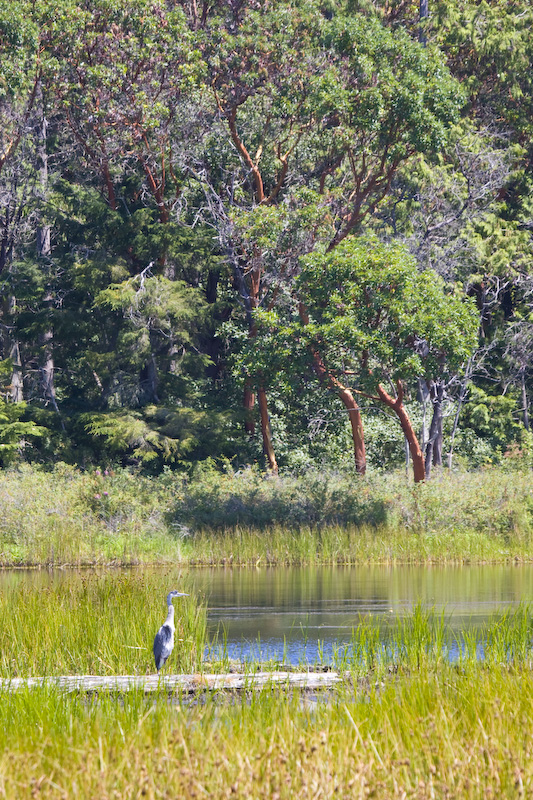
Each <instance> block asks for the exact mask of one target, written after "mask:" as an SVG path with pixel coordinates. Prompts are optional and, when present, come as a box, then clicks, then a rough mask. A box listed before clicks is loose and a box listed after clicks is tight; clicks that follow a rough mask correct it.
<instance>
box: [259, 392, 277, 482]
mask: <svg viewBox="0 0 533 800" xmlns="http://www.w3.org/2000/svg"><path fill="white" fill-rule="evenodd" d="M257 399H258V402H259V412H260V414H261V433H262V434H263V450H264V452H265V455H266V457H267V459H268V466H269V468H270V470H271V471H272V472H273V473H274V474H275V475H277V474H278V462H277V461H276V455H275V453H274V446H273V444H272V432H271V430H270V420H269V418H268V405H267V396H266V392H265V390H264V389H263V387H261V388H260V389H259V391H258V393H257Z"/></svg>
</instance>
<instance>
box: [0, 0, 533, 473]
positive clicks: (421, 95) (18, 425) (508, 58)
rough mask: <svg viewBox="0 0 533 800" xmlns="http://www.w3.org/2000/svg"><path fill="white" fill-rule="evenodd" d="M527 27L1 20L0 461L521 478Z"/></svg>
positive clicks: (300, 6)
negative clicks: (509, 473) (487, 472)
mask: <svg viewBox="0 0 533 800" xmlns="http://www.w3.org/2000/svg"><path fill="white" fill-rule="evenodd" d="M532 27H533V8H532V7H531V5H530V3H529V2H527V0H430V2H429V3H428V2H427V0H422V1H421V2H418V0H417V1H416V2H413V1H412V0H292V2H284V0H53V2H52V0H18V2H16V3H13V2H10V1H9V0H1V2H0V109H1V119H2V123H1V127H0V278H1V296H0V387H1V392H0V463H1V465H2V466H3V467H6V466H8V465H10V464H13V463H20V462H21V461H27V462H31V463H33V464H39V465H44V466H52V465H54V464H57V463H59V462H62V463H65V464H67V465H73V466H75V467H79V468H83V469H86V468H91V467H92V468H94V467H97V466H99V467H102V468H103V467H106V466H111V465H121V466H127V467H135V468H138V469H140V470H142V471H145V472H146V473H148V474H159V473H161V472H162V471H163V470H165V469H171V470H179V471H184V472H188V471H191V470H193V469H194V467H195V465H198V464H199V463H200V462H206V461H208V462H209V463H214V464H215V465H218V466H226V467H231V468H232V469H234V470H238V469H241V468H242V467H243V466H245V465H250V464H252V465H257V467H258V469H260V470H268V471H270V472H271V473H277V472H278V470H279V471H285V472H289V473H293V474H298V473H300V472H302V471H305V470H306V469H308V468H309V467H317V468H321V467H322V466H323V465H327V466H328V467H333V468H335V467H343V468H344V467H348V468H350V469H352V470H353V471H356V472H357V473H360V474H364V473H365V471H366V470H367V468H368V469H369V470H375V471H378V470H390V469H393V468H397V467H401V466H402V465H404V464H407V465H408V466H409V469H412V471H413V475H414V480H415V481H424V480H426V479H428V478H429V477H431V475H432V470H433V474H434V472H435V469H438V468H440V467H441V466H442V467H447V468H452V467H455V466H457V465H458V466H460V467H463V468H465V469H475V468H478V467H485V466H490V465H493V464H500V465H507V464H509V465H511V464H513V465H519V466H528V467H529V466H531V463H532V461H533V437H532V434H531V431H530V420H529V404H530V401H531V396H532V392H533V370H532V359H531V355H532V352H533V270H532V269H531V266H530V264H531V255H532V230H533V203H532V201H531V183H532V178H533V128H532V120H533V113H532V112H533V109H532V98H533V93H532V89H533V86H532V82H533V40H532V38H531V35H530V31H531V29H532Z"/></svg>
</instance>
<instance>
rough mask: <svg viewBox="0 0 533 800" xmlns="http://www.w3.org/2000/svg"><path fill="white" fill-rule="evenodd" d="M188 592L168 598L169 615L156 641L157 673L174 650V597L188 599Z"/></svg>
mask: <svg viewBox="0 0 533 800" xmlns="http://www.w3.org/2000/svg"><path fill="white" fill-rule="evenodd" d="M188 596H189V595H188V594H187V593H186V592H174V591H172V592H169V593H168V596H167V606H168V614H167V618H166V620H165V621H164V623H163V625H161V627H160V628H159V630H158V631H157V633H156V635H155V639H154V658H155V666H156V669H157V672H159V670H160V669H161V668H162V667H163V666H164V664H165V661H166V660H167V658H168V657H169V655H170V654H171V652H172V650H173V648H174V631H175V630H176V627H175V625H174V606H173V605H172V600H173V599H174V597H188Z"/></svg>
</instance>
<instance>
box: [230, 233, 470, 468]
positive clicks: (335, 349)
mask: <svg viewBox="0 0 533 800" xmlns="http://www.w3.org/2000/svg"><path fill="white" fill-rule="evenodd" d="M296 296H297V297H298V298H299V300H300V302H302V303H304V304H305V308H306V317H305V319H302V316H301V314H300V315H299V317H298V318H295V317H294V316H293V318H292V319H291V320H289V321H287V322H286V323H285V324H284V321H283V320H281V319H279V318H278V317H277V315H276V314H275V313H274V312H273V311H272V312H267V313H263V314H261V313H260V314H259V315H258V317H259V320H260V324H261V325H262V326H263V327H264V328H265V331H266V335H265V336H264V337H262V340H263V341H267V340H268V343H269V346H268V347H265V351H264V353H263V365H262V368H263V370H267V369H268V368H269V366H268V365H270V369H271V370H272V371H273V373H274V374H276V373H277V372H278V371H283V372H287V371H288V370H291V369H292V368H294V365H295V364H296V365H298V366H297V367H296V368H297V369H298V367H299V366H300V364H301V363H302V360H303V361H306V360H307V363H308V364H310V365H312V366H313V367H314V368H315V370H316V372H317V374H318V376H319V378H320V379H321V381H323V382H324V383H325V384H327V385H329V386H330V388H331V389H333V390H335V391H338V386H339V383H340V382H341V381H342V382H343V383H344V382H346V380H347V377H348V376H353V377H352V378H351V382H352V386H353V387H354V388H353V389H352V391H355V392H360V393H362V394H364V395H366V396H368V395H369V394H370V393H372V394H371V397H372V399H374V400H375V401H377V402H381V403H383V404H385V405H386V406H387V407H388V408H389V409H390V410H392V411H393V412H394V414H396V416H397V417H398V419H399V422H400V424H401V427H402V430H403V432H404V434H405V436H406V439H407V441H408V443H409V447H410V451H411V456H412V459H413V467H414V475H415V480H416V481H420V480H424V478H425V469H424V459H423V455H422V452H421V449H420V446H419V443H418V440H417V437H416V434H415V432H414V430H413V426H412V425H411V422H410V420H409V416H408V414H407V412H406V409H405V406H404V404H403V399H404V395H405V386H406V384H407V383H408V381H410V380H411V381H412V380H414V379H415V378H416V377H418V376H421V375H423V376H425V377H427V378H435V377H441V376H445V375H446V374H447V373H448V372H450V371H453V372H455V371H457V370H458V369H459V368H460V365H461V364H462V363H463V362H464V361H465V360H466V359H467V358H468V356H469V355H470V353H471V352H472V349H473V348H474V346H475V343H476V334H477V324H478V317H477V313H476V311H475V309H474V308H473V306H472V303H471V302H469V301H468V299H467V298H465V297H461V296H460V295H458V294H448V293H447V292H446V290H445V287H444V284H443V283H442V281H440V280H439V279H438V278H437V277H436V276H435V274H434V273H433V272H432V271H430V270H426V271H425V272H419V271H418V269H417V267H416V262H415V260H414V259H413V258H412V256H410V255H409V254H408V253H407V251H406V250H405V248H404V247H401V246H399V245H388V246H386V245H382V244H380V243H379V242H378V241H377V240H375V239H366V238H360V237H357V238H354V237H350V238H347V239H346V241H345V242H344V243H343V244H342V245H339V246H338V247H337V248H335V250H333V251H329V252H321V253H320V252H314V253H312V254H310V255H308V256H306V257H304V258H303V259H302V269H301V273H300V275H299V276H298V278H297V280H296ZM245 357H247V358H248V365H249V366H250V364H251V362H252V359H251V358H250V355H249V354H246V355H245ZM385 384H390V385H391V386H394V387H395V394H394V395H391V394H389V392H388V391H387V390H386V389H385ZM356 455H357V454H356Z"/></svg>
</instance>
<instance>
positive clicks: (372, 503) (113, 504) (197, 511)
mask: <svg viewBox="0 0 533 800" xmlns="http://www.w3.org/2000/svg"><path fill="white" fill-rule="evenodd" d="M532 555H533V490H532V488H531V472H529V471H524V472H520V471H516V470H513V469H507V470H503V469H500V468H494V469H490V470H485V471H480V472H476V473H470V474H452V475H449V474H448V473H443V474H442V476H438V477H436V478H435V479H434V480H433V481H431V482H429V483H428V484H424V485H418V486H413V485H412V484H411V483H409V481H408V480H407V479H406V478H405V475H403V474H399V473H394V474H390V475H374V476H369V477H367V478H365V479H361V478H358V477H356V476H355V475H354V474H352V473H333V472H331V473H328V472H326V471H324V472H321V473H318V472H310V473H308V474H306V475H303V476H300V477H291V476H281V477H279V478H271V477H267V476H264V475H261V474H260V473H258V472H256V471H254V470H244V471H242V472H240V473H229V472H226V473H223V474H222V473H219V472H216V471H215V470H213V469H210V468H204V469H203V470H202V471H198V472H197V474H196V475H195V476H194V477H193V478H192V479H186V478H184V477H183V476H180V475H177V474H172V473H165V474H163V475H161V476H160V477H157V478H148V477H145V476H140V475H134V474H132V473H130V472H128V471H125V470H119V471H117V472H113V473H111V474H107V473H106V472H105V471H104V472H100V471H96V472H91V473H81V472H77V471H75V470H72V469H70V468H68V467H64V466H59V467H57V468H56V469H55V470H54V471H52V472H44V471H38V470H35V469H30V468H23V469H19V470H10V471H4V472H1V473H0V565H2V566H13V565H50V564H54V565H57V564H98V563H105V564H109V563H116V564H131V563H157V564H164V563H168V564H170V563H173V564H175V563H181V564H200V563H201V564H222V563H225V564H227V563H233V564H257V563H259V564H278V563H282V564H312V563H316V564H319V563H324V564H332V563H345V564H352V563H354V564H355V563H361V562H376V563H377V562H381V563H384V562H387V563H389V562H390V563H394V562H397V563H406V562H417V563H425V562H439V563H445V562H462V563H464V562H483V561H492V562H504V561H508V560H512V559H518V560H530V559H531V557H532Z"/></svg>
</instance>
